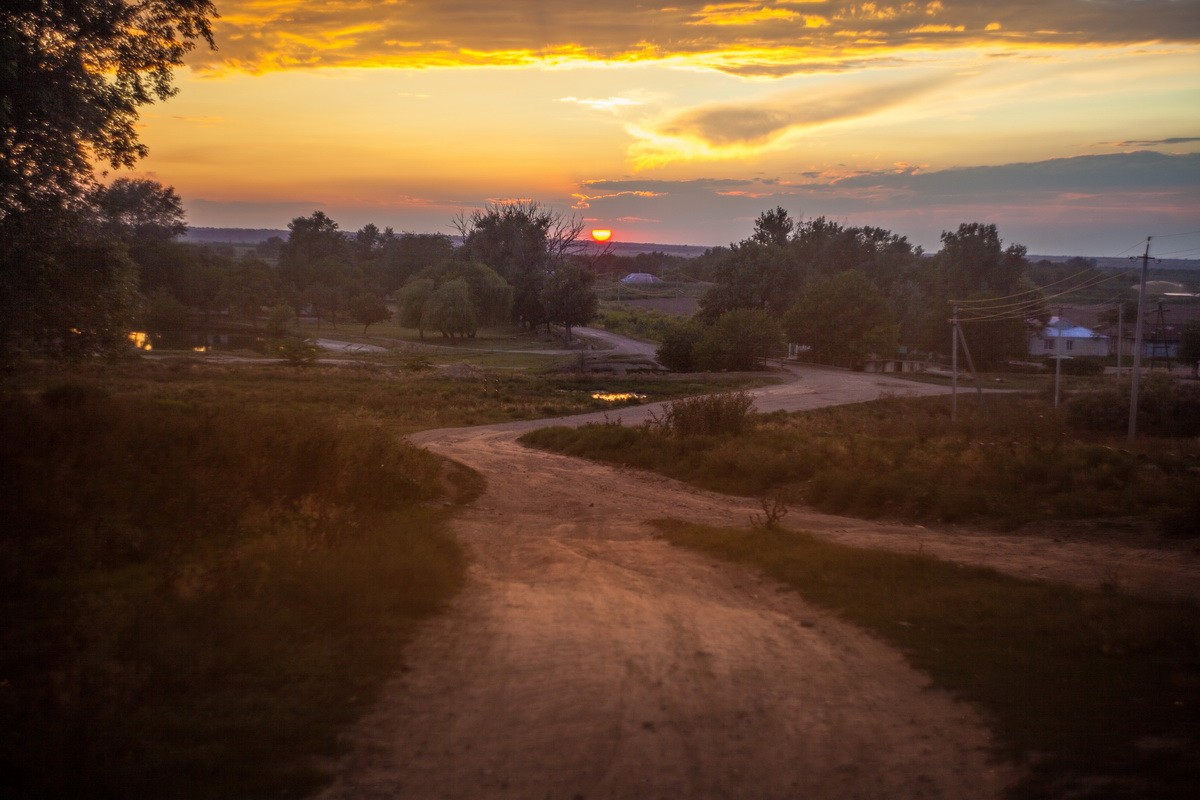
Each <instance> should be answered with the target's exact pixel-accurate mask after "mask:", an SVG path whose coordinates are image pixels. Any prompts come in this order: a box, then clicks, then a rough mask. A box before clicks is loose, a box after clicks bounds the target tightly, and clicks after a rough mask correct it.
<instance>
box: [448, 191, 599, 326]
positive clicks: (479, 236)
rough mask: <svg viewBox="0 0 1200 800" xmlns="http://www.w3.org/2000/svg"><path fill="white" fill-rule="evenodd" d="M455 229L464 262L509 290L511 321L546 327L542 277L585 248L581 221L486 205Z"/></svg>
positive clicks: (530, 207)
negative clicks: (495, 276)
mask: <svg viewBox="0 0 1200 800" xmlns="http://www.w3.org/2000/svg"><path fill="white" fill-rule="evenodd" d="M455 226H456V227H457V228H458V231H459V233H460V234H461V235H462V238H463V248H464V252H465V257H466V258H467V259H468V260H473V261H479V262H481V263H483V264H486V265H487V266H489V267H491V268H492V269H493V270H495V271H496V272H497V273H499V274H500V275H501V276H502V277H503V278H504V279H505V280H506V281H508V282H509V283H510V284H511V285H512V287H513V291H514V298H513V316H514V318H515V320H516V321H517V322H518V323H520V324H522V325H526V326H529V327H533V326H536V325H540V324H543V323H545V322H547V321H548V320H547V319H546V309H545V307H544V306H543V304H542V289H543V285H544V283H545V280H546V276H547V274H548V273H549V272H550V271H551V270H552V269H555V268H556V267H557V266H558V265H559V264H562V263H565V262H566V260H567V257H568V256H569V255H571V254H572V253H575V252H577V251H578V250H580V249H582V248H583V247H584V243H583V242H582V241H581V239H580V237H581V236H582V234H583V221H582V220H580V219H577V218H575V217H570V216H566V215H564V214H561V213H559V212H556V211H554V210H552V209H549V208H546V207H544V206H543V205H541V204H540V203H538V202H536V201H527V202H513V203H496V204H492V205H489V206H488V207H487V208H484V209H479V210H477V211H475V212H474V213H473V214H472V215H471V216H470V217H469V218H468V217H466V216H460V217H459V218H458V219H457V220H456V221H455Z"/></svg>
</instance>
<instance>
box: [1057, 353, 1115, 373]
mask: <svg viewBox="0 0 1200 800" xmlns="http://www.w3.org/2000/svg"><path fill="white" fill-rule="evenodd" d="M1046 369H1047V370H1048V371H1049V372H1051V373H1053V372H1054V370H1055V366H1054V361H1053V359H1048V360H1047V361H1046ZM1062 374H1063V375H1082V376H1086V377H1092V376H1095V375H1103V374H1104V361H1103V360H1102V359H1099V358H1091V357H1088V356H1083V357H1078V358H1064V359H1063V361H1062Z"/></svg>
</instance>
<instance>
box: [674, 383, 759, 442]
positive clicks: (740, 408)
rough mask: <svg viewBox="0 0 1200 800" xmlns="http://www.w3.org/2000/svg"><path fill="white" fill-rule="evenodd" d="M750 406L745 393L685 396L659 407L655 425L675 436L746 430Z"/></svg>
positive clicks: (751, 403) (751, 408)
mask: <svg viewBox="0 0 1200 800" xmlns="http://www.w3.org/2000/svg"><path fill="white" fill-rule="evenodd" d="M753 409H754V398H753V397H752V396H751V395H750V394H749V393H748V392H742V391H739V392H719V393H717V394H709V395H702V396H700V397H685V398H682V399H680V400H674V401H672V402H671V403H669V404H667V405H664V406H663V415H662V416H661V417H660V418H658V420H657V427H658V428H660V429H661V430H662V431H663V432H664V433H669V434H673V435H675V436H679V437H687V436H716V435H718V434H737V433H741V432H742V431H743V430H745V429H746V427H747V425H748V423H749V421H750V417H751V414H752V413H753Z"/></svg>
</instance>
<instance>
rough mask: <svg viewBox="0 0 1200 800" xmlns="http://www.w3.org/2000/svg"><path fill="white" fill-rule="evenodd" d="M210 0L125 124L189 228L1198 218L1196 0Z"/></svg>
mask: <svg viewBox="0 0 1200 800" xmlns="http://www.w3.org/2000/svg"><path fill="white" fill-rule="evenodd" d="M216 3H217V8H218V11H219V12H220V14H221V17H222V18H221V19H220V20H219V21H218V22H217V24H216V37H217V46H218V49H217V50H216V51H208V50H199V49H198V50H196V51H194V52H193V53H192V54H191V55H190V56H189V57H188V64H189V67H188V68H187V69H183V70H180V71H179V72H178V74H177V83H178V86H179V89H180V93H179V95H178V96H177V97H176V98H174V99H172V100H170V101H168V102H166V103H162V104H158V105H155V106H150V107H147V108H146V109H145V110H144V111H143V114H142V130H141V133H142V137H143V140H144V141H145V143H146V144H147V145H149V147H150V150H151V155H150V157H149V158H147V159H146V160H145V161H144V162H142V164H141V166H140V169H139V171H138V174H142V175H148V176H151V177H154V178H155V179H157V180H159V181H162V182H163V183H166V184H169V185H173V186H174V187H175V188H176V190H177V191H178V192H179V193H180V195H181V196H182V197H183V198H184V204H185V207H186V208H187V210H188V218H189V221H190V222H191V223H192V224H193V225H202V226H221V227H247V228H284V227H285V226H286V224H287V222H288V221H289V220H290V219H292V218H293V217H295V216H299V215H307V214H309V213H311V212H312V211H313V210H315V209H321V210H324V211H325V212H326V213H328V214H329V215H330V216H332V217H333V218H334V219H335V220H337V221H338V222H339V223H340V224H341V225H342V227H343V228H347V229H354V228H357V227H360V226H361V225H363V224H365V223H367V222H375V223H376V224H378V225H380V226H381V227H382V226H389V225H390V226H392V227H393V228H395V229H396V230H397V231H416V232H427V231H446V232H449V231H450V230H451V225H450V221H451V219H452V218H453V217H454V216H455V215H456V214H457V213H458V212H459V211H463V210H465V211H467V212H468V213H469V212H470V211H471V210H472V209H474V208H478V207H480V206H482V205H484V204H486V203H488V202H489V201H497V200H503V199H508V198H531V199H536V200H540V201H542V202H544V203H546V204H548V205H551V206H553V207H555V208H557V209H559V210H562V211H566V212H570V213H575V214H578V215H579V216H581V217H583V218H585V219H586V220H587V224H588V225H589V227H601V228H611V229H612V230H613V236H614V239H618V240H623V241H638V242H661V243H678V244H699V245H714V244H728V243H729V242H730V241H733V240H738V239H742V238H744V237H746V236H747V235H749V233H750V230H751V227H752V224H753V220H754V218H755V217H756V216H757V215H758V214H759V213H760V212H761V211H763V210H765V209H768V208H773V207H774V206H777V205H780V206H783V207H785V208H787V209H788V210H790V211H791V212H792V214H793V215H794V216H796V217H804V218H807V217H814V216H826V217H829V218H831V219H834V220H837V221H839V222H843V223H845V224H850V225H877V226H881V227H886V228H890V229H892V230H894V231H896V232H897V233H901V234H905V235H907V236H909V238H910V239H912V240H913V241H914V242H916V243H917V244H920V245H923V246H925V247H926V248H927V249H933V250H936V249H937V242H938V234H939V233H940V232H941V231H942V230H945V229H952V228H954V227H957V225H958V224H959V223H960V222H966V221H981V222H995V223H996V224H997V225H998V226H999V227H1000V232H1001V235H1002V236H1003V237H1004V239H1005V241H1006V242H1010V243H1011V242H1015V243H1022V244H1025V245H1027V246H1028V247H1029V249H1030V251H1031V252H1034V253H1043V254H1086V255H1117V254H1123V252H1124V251H1129V250H1130V247H1131V246H1134V245H1137V244H1138V243H1139V242H1144V241H1145V237H1146V236H1147V235H1155V236H1159V235H1163V234H1181V233H1189V232H1195V231H1200V3H1197V2H1196V0H1016V1H1015V2H963V1H962V0H941V1H939V0H933V2H903V3H899V2H895V3H891V2H877V3H862V2H843V0H767V1H766V2H725V3H703V2H686V1H685V2H663V3H661V4H652V3H638V2H632V0H605V1H603V2H598V1H597V0H587V1H586V2H585V1H584V0H559V1H558V2H538V1H537V0H527V1H525V2H495V1H494V0H391V2H374V1H369V0H326V2H322V3H310V2H299V1H298V0H216ZM1173 241H1174V244H1173V245H1171V246H1170V247H1169V248H1168V246H1166V245H1164V247H1163V251H1164V252H1165V251H1166V250H1168V249H1173V250H1175V251H1180V252H1177V253H1175V255H1176V256H1178V257H1192V258H1196V257H1200V249H1197V250H1196V252H1194V253H1189V252H1187V250H1188V248H1189V247H1200V237H1197V236H1193V237H1190V238H1189V237H1187V236H1183V237H1176V238H1175V239H1174V240H1173Z"/></svg>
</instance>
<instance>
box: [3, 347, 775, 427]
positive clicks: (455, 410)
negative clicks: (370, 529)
mask: <svg viewBox="0 0 1200 800" xmlns="http://www.w3.org/2000/svg"><path fill="white" fill-rule="evenodd" d="M510 357H511V356H510ZM63 380H69V381H71V382H72V383H76V384H79V385H82V386H88V387H94V388H97V389H99V390H102V391H104V392H106V393H108V394H111V395H112V396H113V397H114V398H117V399H121V400H124V399H127V398H128V399H151V400H157V401H162V402H166V403H177V404H181V405H184V406H187V407H188V408H192V409H195V410H199V409H212V408H222V407H233V408H255V409H260V410H262V411H265V412H269V413H291V412H306V413H316V414H330V415H336V416H338V417H344V416H351V417H354V418H356V419H360V420H369V421H374V422H378V423H380V424H383V425H386V426H387V427H388V429H389V430H390V431H393V432H398V433H406V432H411V431H417V430H426V429H429V428H440V427H456V426H464V425H480V424H484V423H489V422H505V421H509V420H519V419H537V418H541V417H552V416H564V415H569V414H578V413H585V412H589V411H599V410H603V409H606V408H619V407H621V406H622V405H629V404H631V403H636V402H638V401H636V400H634V401H627V402H625V403H612V402H605V401H602V400H597V399H594V398H593V397H592V394H593V392H596V391H607V392H612V393H632V394H638V395H644V396H645V397H646V399H645V401H644V402H656V401H662V400H669V399H671V398H675V397H683V396H687V395H692V394H700V393H703V392H708V391H714V390H719V389H723V388H729V387H731V386H739V385H743V384H746V383H750V382H752V381H753V380H755V379H753V378H750V379H748V378H746V377H744V376H743V377H728V376H726V377H723V376H706V377H704V378H702V379H696V380H676V379H673V378H672V377H671V376H666V377H656V376H652V375H645V376H640V375H631V376H625V377H621V376H615V375H604V376H600V375H579V374H575V373H544V372H543V373H537V372H526V371H514V370H508V369H498V370H497V369H463V370H461V371H455V370H440V369H436V368H432V367H430V365H429V364H428V363H427V362H426V361H425V360H424V359H418V360H416V361H406V360H397V361H396V363H395V364H394V365H391V366H357V367H353V368H345V367H334V366H329V367H324V366H320V365H318V366H313V367H307V368H301V369H297V368H295V367H289V366H285V365H282V364H277V365H273V364H253V363H246V364H217V363H211V362H207V361H204V360H202V359H198V360H195V361H187V360H183V361H167V362H155V361H130V362H125V363H121V364H116V365H104V366H81V367H77V368H74V369H72V370H70V371H62V370H58V369H50V368H47V369H46V370H45V371H44V372H36V371H34V372H27V373H24V374H21V375H17V376H13V378H11V379H10V381H9V385H10V386H11V387H12V388H14V389H19V390H22V391H26V392H37V391H40V390H42V389H44V388H45V387H47V386H51V385H53V384H55V383H58V382H62V381H63Z"/></svg>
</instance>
